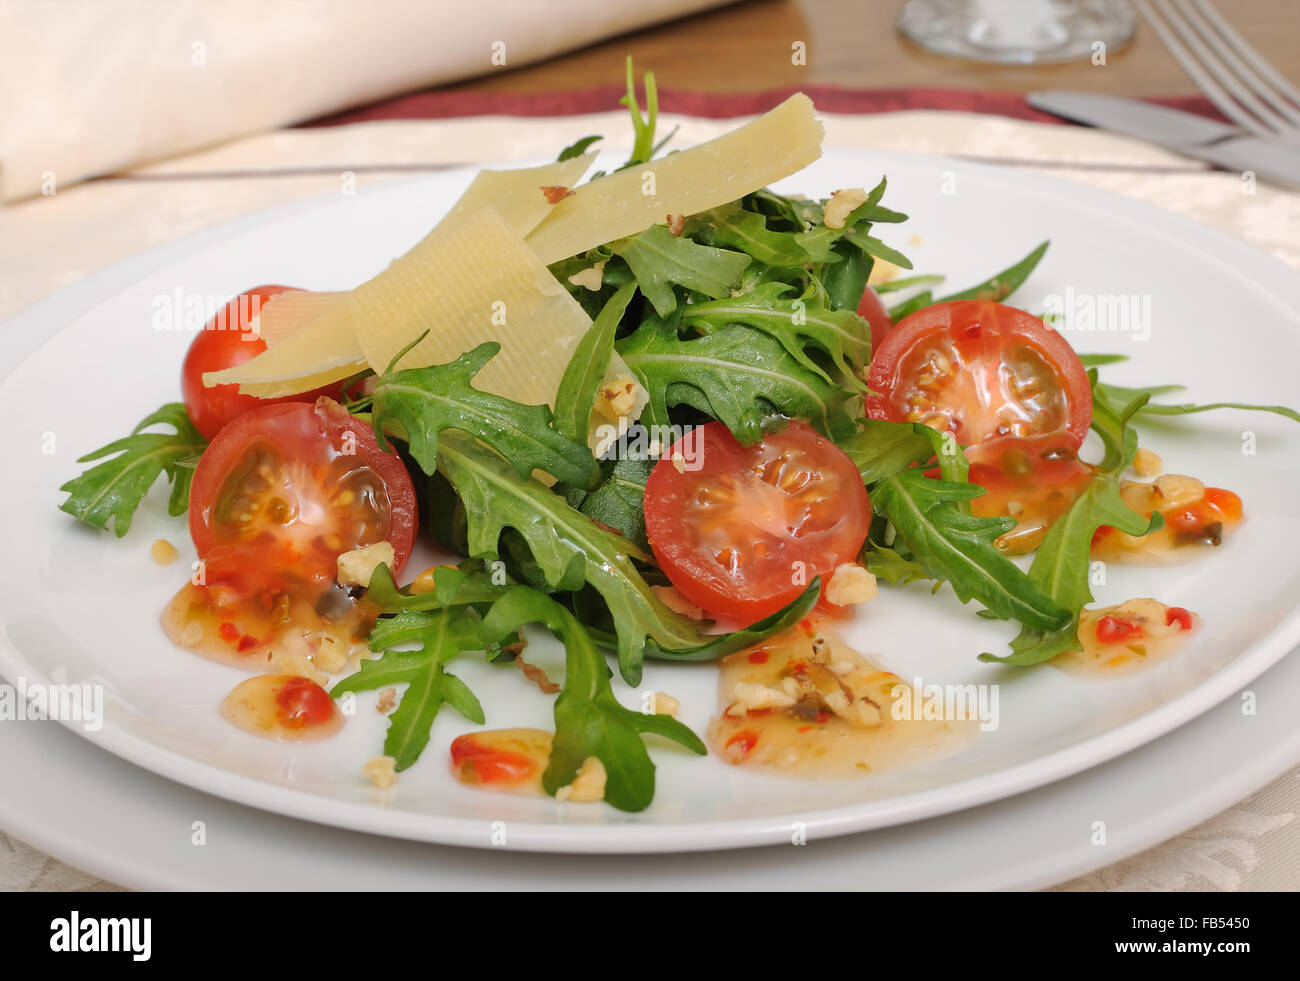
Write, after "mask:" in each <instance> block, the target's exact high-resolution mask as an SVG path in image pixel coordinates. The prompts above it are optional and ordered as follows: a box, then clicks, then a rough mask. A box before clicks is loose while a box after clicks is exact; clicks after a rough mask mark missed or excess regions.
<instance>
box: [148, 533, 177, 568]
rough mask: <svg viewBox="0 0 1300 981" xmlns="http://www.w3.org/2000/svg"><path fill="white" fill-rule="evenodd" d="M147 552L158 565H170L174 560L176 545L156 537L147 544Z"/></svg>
mask: <svg viewBox="0 0 1300 981" xmlns="http://www.w3.org/2000/svg"><path fill="white" fill-rule="evenodd" d="M149 554H150V555H151V556H153V560H154V561H155V562H157V563H158V564H159V565H171V564H172V563H173V562H175V561H176V554H177V553H176V546H175V545H173V544H172V543H171V542H169V541H168V540H167V539H165V538H156V539H154V543H153V544H152V545H150V546H149Z"/></svg>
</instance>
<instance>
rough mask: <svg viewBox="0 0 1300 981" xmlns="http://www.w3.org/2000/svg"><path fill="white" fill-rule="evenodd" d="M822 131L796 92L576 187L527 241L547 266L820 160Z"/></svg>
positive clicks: (804, 99)
mask: <svg viewBox="0 0 1300 981" xmlns="http://www.w3.org/2000/svg"><path fill="white" fill-rule="evenodd" d="M821 144H822V126H821V123H820V122H818V120H817V117H816V116H815V115H814V113H813V104H812V100H811V99H809V98H808V96H806V95H804V94H803V93H796V94H795V95H792V96H790V98H788V99H786V100H785V101H784V102H782V103H781V104H780V105H779V106H777V107H776V108H775V109H773V110H772V111H771V112H768V113H766V114H765V115H762V116H759V117H758V118H757V119H755V120H753V121H752V122H750V123H747V124H746V125H744V126H741V127H740V128H739V129H736V130H732V131H731V132H730V133H726V134H724V135H722V136H719V137H717V138H716V139H713V140H709V141H708V142H707V143H701V144H700V145H699V146H695V147H691V148H690V149H689V150H682V151H680V152H679V153H672V154H669V155H668V156H666V157H664V158H663V159H661V160H652V161H650V162H648V163H644V164H639V165H637V166H635V167H629V168H627V169H626V170H620V171H616V172H615V173H613V174H609V175H607V176H605V177H601V178H600V179H598V180H594V181H590V182H589V183H587V184H584V185H583V186H582V187H579V188H578V189H577V190H576V191H575V192H574V193H573V195H572V196H571V197H567V198H565V199H564V200H563V201H561V202H560V203H559V204H557V205H556V206H555V207H554V209H553V210H552V211H551V213H550V214H549V215H547V217H546V219H545V220H544V221H543V222H542V223H541V224H540V225H538V226H537V228H536V229H535V230H534V231H533V232H532V234H530V235H529V236H528V244H529V245H530V246H531V247H532V249H533V251H534V252H536V253H537V256H538V258H540V259H541V260H542V262H544V263H546V264H547V265H550V264H551V263H553V262H558V261H559V260H560V259H567V258H569V257H570V256H575V255H578V254H579V253H581V252H585V251H587V250H588V249H591V248H595V247H596V246H597V245H604V244H605V243H606V242H612V241H613V240H614V239H617V238H623V237H624V236H627V235H635V234H636V233H637V232H640V231H644V230H645V229H647V228H649V227H650V226H651V225H654V224H658V223H661V222H662V221H663V220H664V215H665V214H668V215H694V214H699V213H700V212H701V211H707V210H708V209H709V208H715V207H717V206H719V205H722V204H726V203H727V202H729V201H735V200H736V199H737V198H739V197H743V196H744V195H746V194H750V193H752V192H754V191H757V190H759V189H760V188H763V187H766V186H767V185H768V184H771V183H773V182H774V181H778V180H780V179H781V178H783V177H789V176H790V175H791V174H793V173H795V172H796V171H799V170H802V169H803V168H804V167H806V166H808V165H809V164H810V163H812V162H813V161H814V160H816V159H817V158H818V157H820V156H821V152H822V150H821Z"/></svg>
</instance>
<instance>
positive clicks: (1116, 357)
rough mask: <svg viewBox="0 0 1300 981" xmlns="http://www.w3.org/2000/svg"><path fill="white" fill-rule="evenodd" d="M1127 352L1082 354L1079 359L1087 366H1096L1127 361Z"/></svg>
mask: <svg viewBox="0 0 1300 981" xmlns="http://www.w3.org/2000/svg"><path fill="white" fill-rule="evenodd" d="M1127 360H1128V355H1127V354H1080V355H1079V361H1080V363H1081V364H1082V365H1083V366H1084V367H1085V368H1096V367H1099V366H1101V365H1106V364H1119V363H1120V362H1121V361H1127Z"/></svg>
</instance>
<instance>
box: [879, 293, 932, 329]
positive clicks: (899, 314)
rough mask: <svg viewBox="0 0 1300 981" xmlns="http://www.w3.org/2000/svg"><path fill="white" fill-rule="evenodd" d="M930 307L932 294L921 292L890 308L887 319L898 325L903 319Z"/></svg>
mask: <svg viewBox="0 0 1300 981" xmlns="http://www.w3.org/2000/svg"><path fill="white" fill-rule="evenodd" d="M930 306H934V294H933V293H931V292H930V291H929V290H922V291H921V292H920V293H917V294H916V296H912V297H908V298H907V299H906V300H904V301H903V302H902V303H898V304H895V305H894V306H892V307H890V308H889V319H890V320H891V321H893V322H894V323H898V322H899V321H900V320H902V319H903V318H904V317H906V316H908V315H910V314H913V313H916V311H918V310H924V309H925V308H926V307H930Z"/></svg>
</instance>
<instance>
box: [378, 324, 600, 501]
mask: <svg viewBox="0 0 1300 981" xmlns="http://www.w3.org/2000/svg"><path fill="white" fill-rule="evenodd" d="M499 350H501V345H500V344H497V343H496V342H495V341H488V342H486V343H483V344H480V345H479V346H478V347H476V348H474V350H472V351H469V352H467V353H465V354H462V355H461V356H460V357H459V358H457V359H456V360H455V361H450V362H448V363H447V364H440V365H430V366H429V367H427V368H406V369H403V370H401V371H395V372H387V373H385V374H384V375H382V376H381V377H380V379H379V383H378V384H377V385H376V386H375V391H374V404H373V410H372V425H373V426H374V429H375V438H376V439H377V440H378V441H379V445H380V446H381V447H386V446H387V445H388V444H387V442H386V440H385V437H384V428H385V426H389V427H394V428H395V429H396V431H397V434H398V435H400V436H402V438H404V439H406V440H407V441H408V442H409V444H410V447H411V456H413V457H414V458H415V460H416V462H417V463H419V464H420V466H421V467H423V468H424V470H425V472H426V473H429V472H432V470H433V468H434V462H435V460H436V459H437V456H438V445H439V438H438V437H439V434H440V433H443V432H445V431H447V430H452V429H455V430H462V431H464V432H467V433H470V434H471V435H473V436H475V437H477V438H478V439H481V440H483V441H484V442H485V443H487V444H488V445H489V446H491V447H493V448H494V449H496V450H497V451H499V452H500V453H501V454H502V455H503V456H505V457H506V458H507V459H509V460H510V461H511V463H513V464H514V467H515V469H516V470H517V471H518V472H519V474H520V476H528V475H529V474H531V473H532V472H533V471H534V470H542V471H545V472H546V473H549V474H550V475H551V476H552V477H554V478H556V479H557V480H560V481H563V482H565V483H569V484H574V485H576V486H579V487H587V486H591V485H593V484H595V483H596V481H598V480H599V479H600V468H599V466H598V465H597V464H596V459H595V457H593V456H592V455H591V451H590V450H589V449H588V448H587V446H586V439H585V434H586V429H585V422H584V429H583V434H584V438H583V441H582V442H577V441H575V440H573V439H571V438H569V437H568V436H565V435H564V434H563V433H560V432H557V431H556V430H555V429H553V428H551V420H552V415H551V410H550V409H549V408H547V407H546V406H544V405H520V404H519V403H518V402H513V401H511V400H510V399H508V398H503V397H502V396H500V395H493V394H492V393H490V392H484V391H480V390H479V389H477V388H474V387H473V385H471V384H470V379H471V378H473V377H474V375H476V374H477V373H478V372H479V371H480V370H481V369H482V367H483V366H484V365H485V364H487V362H488V361H489V360H490V359H491V358H492V357H493V356H494V355H495V354H496V353H497V352H498V351H499Z"/></svg>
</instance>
